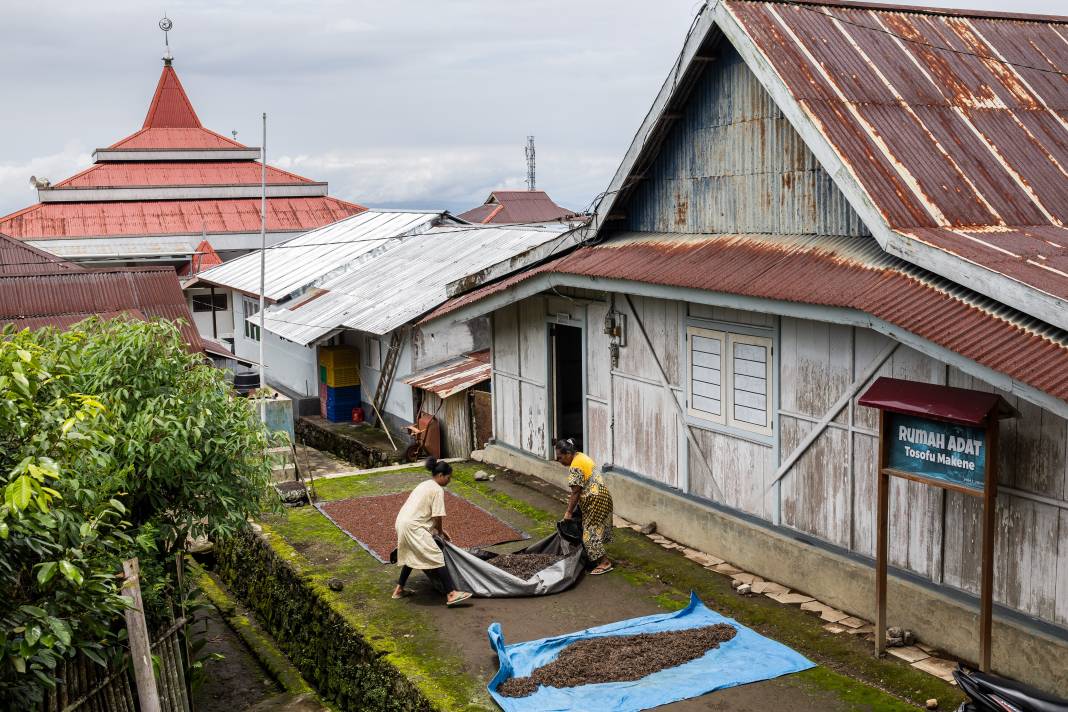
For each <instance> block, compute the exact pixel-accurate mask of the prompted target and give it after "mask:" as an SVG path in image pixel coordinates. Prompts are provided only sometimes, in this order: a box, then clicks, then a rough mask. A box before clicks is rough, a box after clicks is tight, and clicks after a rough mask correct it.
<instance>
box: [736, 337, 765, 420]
mask: <svg viewBox="0 0 1068 712" xmlns="http://www.w3.org/2000/svg"><path fill="white" fill-rule="evenodd" d="M728 344H729V346H730V350H729V353H730V357H731V358H730V374H731V388H730V393H731V408H730V417H729V421H730V424H731V425H733V426H735V427H739V428H742V429H744V430H751V431H754V432H759V433H764V434H768V435H770V434H771V420H770V417H769V410H770V409H769V401H770V392H771V391H770V384H771V339H767V338H763V337H758V336H743V335H740V334H730V335H729V336H728Z"/></svg>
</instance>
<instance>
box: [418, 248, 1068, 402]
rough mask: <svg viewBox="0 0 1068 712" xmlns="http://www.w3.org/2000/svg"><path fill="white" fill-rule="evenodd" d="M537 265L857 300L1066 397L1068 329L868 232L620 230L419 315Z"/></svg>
mask: <svg viewBox="0 0 1068 712" xmlns="http://www.w3.org/2000/svg"><path fill="white" fill-rule="evenodd" d="M1036 237H1037V236H1036ZM544 273H556V274H571V275H581V276H589V277H604V278H612V279H620V280H630V281H636V282H645V283H651V284H660V285H665V286H675V287H687V288H696V289H704V290H708V291H714V292H724V293H730V294H742V295H747V296H753V297H761V298H766V299H776V300H785V301H796V302H801V303H805V304H817V305H824V306H832V307H842V308H848V309H855V310H858V311H861V312H864V313H867V314H871V315H872V316H874V317H876V318H879V319H882V320H884V321H886V322H888V323H890V324H893V325H895V326H898V327H900V328H902V329H905V330H906V331H909V332H911V333H913V334H916V335H917V336H921V337H923V338H925V339H927V340H928V341H930V342H932V343H935V344H938V345H940V346H944V347H945V348H947V349H949V350H951V351H954V352H956V353H958V354H960V355H962V356H964V357H966V358H969V359H972V360H973V361H975V362H976V363H979V364H982V365H984V366H987V367H989V368H991V369H994V370H996V371H999V372H1001V373H1004V374H1006V375H1008V376H1010V377H1012V378H1014V379H1017V380H1018V381H1020V382H1023V383H1027V384H1029V385H1031V386H1033V387H1035V388H1037V389H1039V390H1042V391H1045V392H1046V393H1049V394H1050V395H1053V396H1055V397H1057V398H1060V399H1062V400H1068V333H1065V332H1063V331H1061V330H1059V329H1056V328H1054V327H1051V326H1049V325H1048V324H1045V323H1043V322H1041V321H1039V320H1037V319H1034V318H1032V317H1029V316H1028V315H1025V314H1021V313H1019V312H1016V311H1014V310H1012V309H1009V308H1007V307H1005V306H1003V305H1001V304H999V303H997V302H994V301H993V300H991V299H988V298H986V297H983V296H980V295H978V294H976V293H974V292H972V291H970V290H968V289H965V288H963V287H960V286H958V285H955V284H953V283H951V282H949V281H948V280H945V279H943V278H940V277H937V276H935V275H932V274H930V273H927V272H925V271H923V270H921V269H919V268H917V267H915V266H913V265H910V264H908V263H906V262H905V261H903V260H900V259H897V258H895V257H892V256H890V255H888V254H886V253H885V252H883V251H882V250H881V249H880V248H879V245H878V244H877V243H876V242H875V240H874V239H871V238H857V237H828V236H812V235H800V236H796V235H795V236H791V235H680V234H652V233H624V234H622V235H620V236H618V237H616V238H614V239H613V240H611V241H609V242H606V243H604V244H602V245H599V246H596V247H584V248H580V249H578V250H576V251H575V252H573V253H571V254H569V255H566V256H564V257H562V258H559V259H557V260H554V261H553V262H550V263H547V264H544V265H541V266H540V267H538V268H536V269H533V270H530V271H528V272H522V273H518V274H515V275H512V276H511V277H509V278H507V279H505V280H502V281H501V282H498V283H496V284H492V285H489V286H486V287H483V288H481V289H479V290H476V291H474V292H471V293H469V294H466V295H463V296H460V297H457V298H455V299H453V300H451V301H450V302H447V303H446V304H443V305H442V306H441V307H439V308H438V309H436V310H435V311H433V312H431V313H430V314H429V315H428V316H427V317H426V318H425V319H424V321H431V320H433V319H438V318H441V317H443V316H446V315H447V314H449V313H451V312H453V311H455V310H457V309H459V308H461V307H463V306H466V305H469V304H474V303H476V302H478V301H480V300H482V299H485V298H486V297H488V296H490V295H492V294H497V293H500V292H503V291H506V290H508V289H510V288H512V287H514V286H516V285H518V284H520V283H522V282H525V281H527V280H529V279H532V278H534V277H535V276H537V275H540V274H544Z"/></svg>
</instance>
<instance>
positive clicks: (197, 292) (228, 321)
mask: <svg viewBox="0 0 1068 712" xmlns="http://www.w3.org/2000/svg"><path fill="white" fill-rule="evenodd" d="M215 294H216V296H218V295H223V296H225V297H226V310H225V311H217V312H215V327H214V330H213V328H212V321H211V312H210V311H200V312H198V311H195V310H194V309H193V297H194V296H210V295H211V290H210V289H201V288H197V287H193V288H191V289H187V290H185V298H186V303H187V304H189V312H190V313H191V314H192V315H193V325H194V326H195V327H196V328H197V333H199V334H200V335H201V336H206V337H207V338H209V339H220V340H221V339H229V338H233V335H234V295H233V293H232V292H231V291H230V290H229V289H222V288H219V287H216V289H215ZM213 331H214V333H213Z"/></svg>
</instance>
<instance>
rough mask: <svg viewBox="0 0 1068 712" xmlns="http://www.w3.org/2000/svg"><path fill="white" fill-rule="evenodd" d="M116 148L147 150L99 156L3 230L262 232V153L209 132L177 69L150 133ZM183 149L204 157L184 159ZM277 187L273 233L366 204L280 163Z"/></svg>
mask: <svg viewBox="0 0 1068 712" xmlns="http://www.w3.org/2000/svg"><path fill="white" fill-rule="evenodd" d="M110 148H111V149H124V150H132V151H137V153H136V154H132V155H133V156H134V160H130V156H129V155H126V156H123V157H122V159H121V160H109V159H108V158H105V157H101V156H98V158H97V162H96V163H94V164H93V165H92V166H90V167H89V168H88V169H86V170H84V171H82V172H81V173H78V174H77V175H74V176H71V177H70V178H67V179H66V180H63V181H59V182H57V183H55V184H53V186H52V187H51V188H49V189H44V190H41V191H40V196H41V198H42V202H40V203H38V204H36V205H31V206H29V207H27V208H24V209H23V210H19V211H17V212H15V213H12V214H10V215H7V216H5V217H0V232H3V233H7V234H8V235H11V236H12V237H14V238H16V239H20V240H53V239H64V238H86V237H92V238H104V239H106V238H108V237H136V236H140V235H144V236H149V235H182V234H200V233H201V232H208V233H250V232H259V229H260V200H259V198H258V197H256V198H250V197H249V196H248V191H249V186H257V187H258V186H259V184H260V173H261V170H262V165H261V164H260V163H259V162H258V161H256V160H254V156H255V150H254V149H248V147H246V146H244V145H243V144H240V143H238V142H237V141H234V140H232V139H230V138H227V137H225V136H222V135H220V134H218V133H215V132H214V131H211V130H209V129H206V128H204V126H203V125H202V124H201V123H200V118H199V117H198V116H197V113H196V110H195V109H194V108H193V104H192V102H191V101H190V100H189V97H188V95H187V94H186V93H185V89H184V88H183V87H182V83H181V81H180V80H179V79H178V74H177V72H175V71H174V68H173V67H172V66H169V65H168V66H164V68H163V72H162V74H161V75H160V78H159V82H158V83H157V84H156V91H155V93H154V94H153V95H152V101H151V102H150V104H149V107H148V113H147V114H146V115H145V121H144V125H143V126H142V128H141V130H139V131H137V132H136V133H134V134H132V135H130V136H127V137H126V138H124V139H122V140H120V141H118V142H117V143H115V144H113V145H112V146H111V147H110ZM204 149H246V151H247V152H248V153H251V154H252V155H251V156H250V157H249V158H248V159H247V160H241V154H240V153H238V154H237V158H233V157H232V156H229V155H228V154H225V155H227V157H226V158H225V159H224V160H220V159H219V158H220V157H221V156H220V157H213V156H211V155H208V156H205V155H204V154H201V153H198V152H201V151H203V150H204ZM175 151H178V152H181V151H193V152H194V154H193V156H192V157H185V160H174V158H175V154H174V152H175ZM267 183H268V184H269V185H271V186H273V188H272V191H273V192H272V194H271V195H269V197H268V198H267V229H268V231H270V232H303V231H306V230H311V229H314V228H317V227H322V226H323V225H328V224H330V223H332V222H336V221H338V220H340V219H342V218H346V217H349V216H351V215H355V214H356V213H360V212H363V211H364V210H366V208H364V207H362V206H360V205H356V204H354V203H350V202H347V201H344V200H339V199H337V198H332V197H330V196H328V195H325V194H324V193H325V191H326V188H325V184H322V183H315V182H314V181H312V180H309V179H308V178H304V177H302V176H298V175H296V174H294V173H290V172H288V171H284V170H281V169H279V168H274V167H272V166H268V167H267ZM194 186H195V187H197V190H196V191H194V192H193V193H192V194H191V193H190V190H189V189H190V188H191V187H194ZM235 186H244V187H245V190H244V191H233V190H231V188H233V187H235ZM289 186H292V187H289ZM316 186H318V188H316ZM131 189H134V190H133V191H131ZM83 191H84V192H83Z"/></svg>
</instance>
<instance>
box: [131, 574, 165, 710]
mask: <svg viewBox="0 0 1068 712" xmlns="http://www.w3.org/2000/svg"><path fill="white" fill-rule="evenodd" d="M122 572H123V574H125V580H124V581H123V582H122V590H123V595H124V596H125V597H126V598H128V599H130V607H129V608H127V609H126V631H127V635H128V636H129V642H130V659H131V662H132V663H133V671H134V679H135V680H136V682H137V698H138V700H139V701H140V703H141V705H140V709H141V712H160V703H159V691H158V690H157V689H156V675H155V672H154V671H153V669H152V651H151V647H150V643H149V640H148V624H147V623H145V610H144V602H143V601H142V600H141V567H140V565H139V564H138V562H137V559H136V558H133V559H127V560H126V561H123V562H122Z"/></svg>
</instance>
